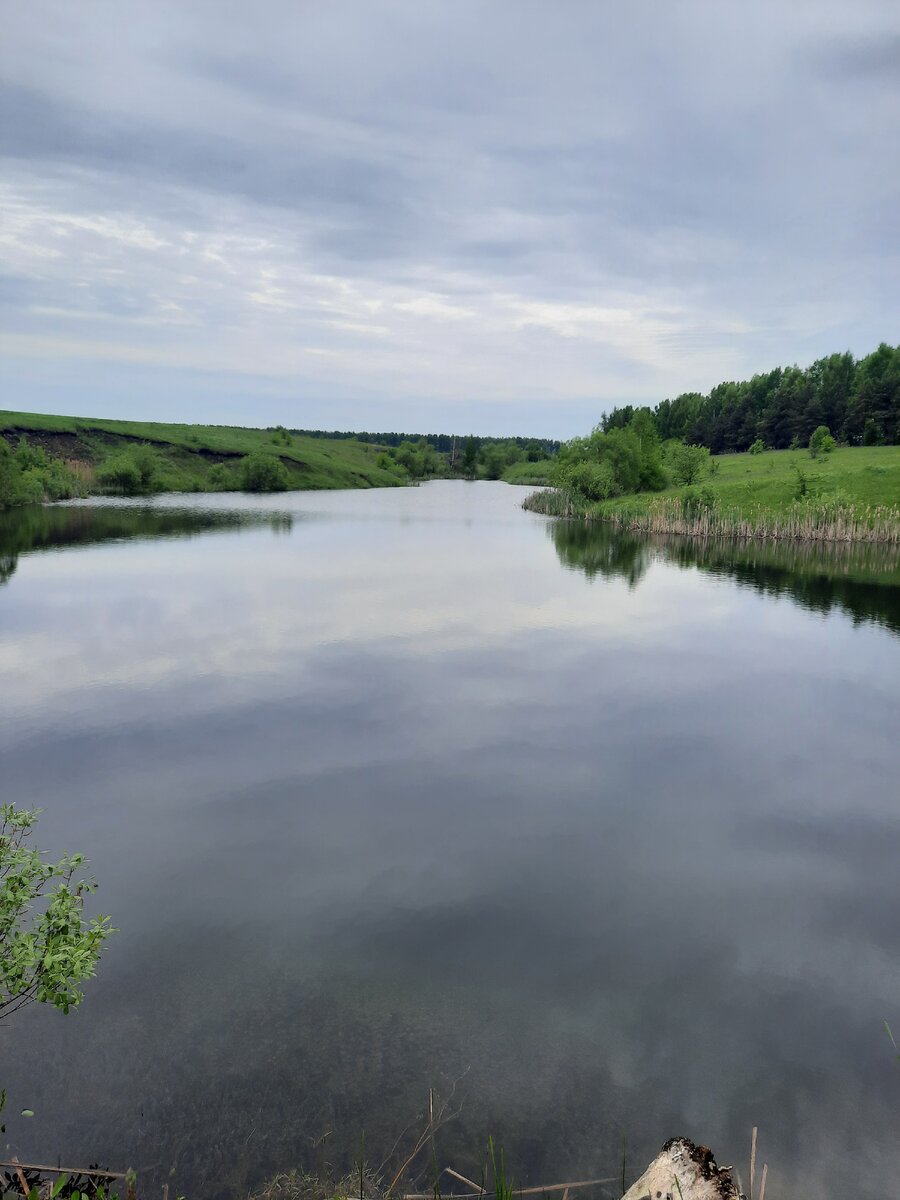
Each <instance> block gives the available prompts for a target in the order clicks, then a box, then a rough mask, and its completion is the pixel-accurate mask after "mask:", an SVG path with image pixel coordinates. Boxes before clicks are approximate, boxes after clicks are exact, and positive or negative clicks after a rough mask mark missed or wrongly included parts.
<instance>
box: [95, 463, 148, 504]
mask: <svg viewBox="0 0 900 1200" xmlns="http://www.w3.org/2000/svg"><path fill="white" fill-rule="evenodd" d="M97 482H98V483H99V484H100V486H101V487H103V488H107V489H109V490H110V491H116V492H121V494H122V495H123V496H136V495H137V494H138V493H139V492H140V490H141V473H140V471H139V470H138V467H137V464H136V463H135V461H134V459H132V458H131V456H130V455H128V454H115V455H113V457H112V458H108V459H107V460H106V462H105V463H102V464H101V465H100V466H99V467H98V468H97Z"/></svg>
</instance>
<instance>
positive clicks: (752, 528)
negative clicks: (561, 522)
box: [522, 490, 900, 546]
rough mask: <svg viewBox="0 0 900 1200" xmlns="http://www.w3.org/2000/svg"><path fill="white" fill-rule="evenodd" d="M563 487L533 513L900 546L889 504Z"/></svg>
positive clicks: (747, 537)
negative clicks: (776, 508) (766, 505)
mask: <svg viewBox="0 0 900 1200" xmlns="http://www.w3.org/2000/svg"><path fill="white" fill-rule="evenodd" d="M603 504H604V502H603V501H600V502H598V503H596V504H593V505H592V504H590V503H585V502H583V501H580V500H579V499H578V498H577V497H575V496H573V495H572V494H571V493H565V492H561V491H558V490H546V491H541V492H533V493H532V494H531V495H530V496H527V497H526V498H525V500H523V502H522V507H523V508H524V509H525V510H526V511H527V512H536V513H540V514H541V515H543V516H547V517H557V518H562V519H565V520H582V521H586V522H598V523H605V524H608V525H613V526H614V527H616V528H618V529H621V530H623V531H624V532H629V533H654V534H672V535H677V536H679V537H688V538H710V537H719V538H731V539H734V540H735V541H739V542H750V541H762V542H823V543H837V544H840V543H846V544H851V543H855V544H877V545H883V546H900V510H898V509H896V508H892V507H889V506H887V505H878V506H876V507H875V508H872V507H867V508H866V509H864V510H859V509H857V508H855V507H853V506H852V505H835V504H829V503H827V502H824V503H823V502H820V503H816V502H814V501H806V502H802V501H800V502H796V503H795V504H794V505H793V506H791V507H790V508H788V509H787V510H786V511H785V512H782V513H776V512H773V511H771V510H768V511H760V510H757V511H756V512H755V513H753V512H750V513H748V512H746V511H744V510H741V509H737V508H728V509H721V508H719V507H718V505H717V504H716V503H715V501H714V500H710V498H707V497H704V496H703V495H702V494H701V495H700V496H697V495H696V494H693V495H692V494H685V495H683V496H680V497H679V496H667V497H661V498H659V499H654V500H651V501H650V503H649V505H639V504H631V505H625V506H622V507H617V508H604V507H603Z"/></svg>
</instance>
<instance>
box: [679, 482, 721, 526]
mask: <svg viewBox="0 0 900 1200" xmlns="http://www.w3.org/2000/svg"><path fill="white" fill-rule="evenodd" d="M715 511H716V496H715V493H714V492H713V490H712V488H709V487H704V488H701V489H700V491H699V492H698V491H697V490H696V489H695V488H688V489H687V491H686V492H685V493H684V494H683V495H682V497H681V515H682V517H684V519H685V520H688V521H692V520H696V519H697V517H700V516H702V515H703V514H704V513H710V514H712V513H714V512H715Z"/></svg>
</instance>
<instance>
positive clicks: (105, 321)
mask: <svg viewBox="0 0 900 1200" xmlns="http://www.w3.org/2000/svg"><path fill="white" fill-rule="evenodd" d="M0 72H2V94H0V154H2V171H0V216H2V222H0V383H2V389H3V391H2V399H0V406H2V407H8V408H20V409H28V410H35V411H40V410H43V411H57V412H69V413H81V414H87V415H94V416H101V415H102V416H123V417H126V416H128V417H131V416H134V417H138V416H140V417H146V418H158V419H161V420H184V421H195V420H196V421H211V422H241V423H248V424H260V425H266V424H273V423H276V422H283V423H284V424H286V425H291V426H295V427H296V426H300V427H319V428H335V427H337V428H357V429H360V428H364V429H372V430H375V429H405V430H413V431H435V432H437V431H448V432H468V431H473V432H477V433H494V434H498V433H523V434H543V435H546V436H560V437H567V436H570V435H572V434H574V433H579V432H586V431H587V429H589V428H590V427H591V426H592V425H593V424H594V423H595V422H596V421H597V419H598V417H599V416H600V414H601V413H602V412H603V411H604V410H605V409H607V408H609V407H611V406H612V405H614V404H616V403H620V402H631V403H656V402H657V401H658V400H660V399H663V398H664V397H666V396H674V395H676V394H677V393H678V392H680V391H685V390H694V389H696V390H701V391H705V390H707V389H708V388H709V387H710V386H712V385H713V384H715V383H717V382H719V381H720V380H722V379H727V378H743V377H745V376H747V375H749V374H752V373H753V372H754V371H756V370H763V369H766V368H768V367H771V366H775V365H778V364H785V363H789V362H799V363H807V362H809V361H811V360H812V359H813V358H815V357H817V356H818V355H820V354H823V353H827V352H830V351H832V350H842V349H851V350H853V351H854V352H855V353H857V354H862V353H865V352H867V351H868V350H870V349H872V348H874V346H875V345H877V343H878V342H879V341H882V340H887V341H892V342H896V341H897V340H900V339H898V326H900V322H898V317H900V286H898V281H900V220H898V214H900V136H898V135H900V4H898V3H897V2H896V0H883V2H882V0H877V2H876V0H871V2H870V0H854V2H852V3H851V2H847V0H845V2H840V3H837V2H833V0H814V2H805V0H791V2H790V3H787V2H785V0H777V2H775V3H769V2H764V0H755V2H754V3H753V4H743V3H737V2H734V3H731V2H729V0H708V2H703V3H690V2H680V0H659V2H656V3H649V2H648V3H640V2H632V3H627V2H625V0H617V2H615V3H613V2H608V3H603V2H602V0H589V2H584V3H579V2H577V0H542V2H540V3H537V2H531V0H508V2H504V0H444V2H442V3H431V2H429V0H406V2H393V3H392V2H388V3H382V2H381V0H358V2H355V3H354V2H350V0H346V2H345V0H315V2H311V3H306V2H304V0H268V2H267V0H254V2H252V3H251V2H250V0H243V2H241V3H235V2H228V0H210V2H209V3H204V2H202V0H174V2H172V3H169V2H167V0H140V2H137V0H108V2H107V0H79V2H78V3H73V2H72V0H61V2H59V3H55V2H51V0H27V3H24V2H23V3H8V4H6V5H4V7H3V34H2V39H0Z"/></svg>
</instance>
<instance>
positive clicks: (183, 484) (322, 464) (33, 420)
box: [0, 411, 407, 498]
mask: <svg viewBox="0 0 900 1200" xmlns="http://www.w3.org/2000/svg"><path fill="white" fill-rule="evenodd" d="M0 436H2V437H3V438H4V439H5V440H6V442H7V444H8V445H9V447H10V449H11V450H16V449H17V448H19V447H20V446H21V445H22V443H23V442H25V443H26V444H27V445H28V447H30V448H32V449H33V450H34V451H35V453H36V455H37V456H38V457H40V455H41V452H43V453H44V454H45V455H46V456H48V457H49V458H50V460H51V461H52V460H61V461H62V462H63V463H65V464H66V466H67V467H68V469H69V470H70V471H71V472H72V474H73V475H74V476H75V478H76V479H77V480H78V481H79V484H80V489H81V490H82V491H86V492H94V491H101V490H115V489H110V488H107V487H103V486H101V484H102V480H103V477H104V467H105V466H108V464H109V463H110V461H111V460H113V459H121V457H122V456H123V455H125V456H127V455H128V454H129V452H132V451H134V449H135V448H136V447H139V446H142V447H150V449H151V450H152V453H153V464H154V470H155V474H154V486H153V490H154V491H227V490H234V489H238V488H240V487H241V464H242V460H243V459H244V458H245V456H247V455H249V454H254V453H262V454H265V455H268V456H271V457H272V458H274V459H276V460H277V461H280V462H281V463H282V464H283V467H284V470H285V473H286V486H287V487H290V488H365V487H391V486H394V485H396V484H398V483H403V482H405V480H406V478H407V472H406V471H405V470H404V469H403V468H402V467H400V466H398V465H397V464H396V463H394V462H392V461H391V460H390V459H388V458H387V457H386V456H385V455H384V453H383V452H382V449H381V448H380V447H379V446H374V445H369V444H363V443H361V442H357V441H353V440H350V439H342V440H331V439H326V438H312V437H304V436H302V435H291V434H289V433H288V432H287V431H286V430H281V429H276V430H272V429H245V428H241V427H239V426H233V425H170V424H163V423H161V422H156V421H111V420H105V419H102V418H93V417H63V416H50V415H46V414H43V413H23V412H7V411H0ZM26 457H27V456H26ZM26 465H27V464H26V463H23V466H26ZM51 498H52V497H51Z"/></svg>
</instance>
